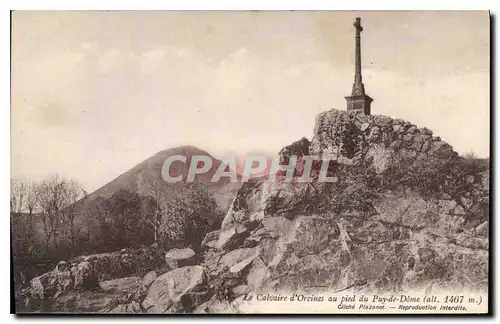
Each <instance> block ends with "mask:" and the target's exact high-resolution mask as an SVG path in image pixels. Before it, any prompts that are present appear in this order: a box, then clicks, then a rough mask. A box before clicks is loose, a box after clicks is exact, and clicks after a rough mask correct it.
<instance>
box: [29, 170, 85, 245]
mask: <svg viewBox="0 0 500 324" xmlns="http://www.w3.org/2000/svg"><path fill="white" fill-rule="evenodd" d="M82 193H83V191H82V189H81V187H80V186H79V185H78V184H77V183H76V182H74V181H72V180H67V179H64V178H61V177H59V176H57V175H56V176H53V177H51V178H50V179H48V180H45V181H43V182H42V183H40V185H39V186H37V198H38V203H39V206H40V209H41V212H42V223H43V230H44V232H45V237H46V245H47V248H49V247H50V245H51V244H52V246H53V247H55V246H56V245H57V239H58V237H59V236H60V234H61V233H63V234H66V235H67V236H69V239H70V243H71V246H72V247H74V240H75V223H74V221H75V208H74V207H75V206H74V204H75V202H76V201H77V200H78V199H79V198H80V197H81V195H82ZM68 232H69V233H68ZM68 234H69V235H68Z"/></svg>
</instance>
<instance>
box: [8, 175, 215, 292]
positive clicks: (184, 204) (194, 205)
mask: <svg viewBox="0 0 500 324" xmlns="http://www.w3.org/2000/svg"><path fill="white" fill-rule="evenodd" d="M151 188H152V191H151V193H150V194H149V195H147V196H141V195H139V194H138V193H136V192H131V191H129V190H125V189H122V190H118V191H117V192H115V193H114V194H113V195H112V196H111V197H109V198H103V197H96V198H92V199H90V198H89V196H88V195H87V194H86V192H85V191H84V190H83V189H82V188H81V187H80V186H79V185H78V184H77V183H76V182H74V181H72V180H68V179H64V178H62V177H59V176H53V177H51V178H49V179H47V180H44V181H41V182H38V183H35V182H32V181H27V180H13V181H12V183H11V199H10V206H11V224H12V252H13V264H14V267H15V268H14V274H15V283H16V285H18V286H24V285H25V284H27V282H28V281H29V280H30V279H31V278H33V277H34V276H36V275H39V274H41V273H43V272H45V271H48V270H51V269H52V268H53V267H54V266H55V264H56V263H57V262H58V261H60V260H68V259H70V258H72V257H74V256H77V255H82V254H92V253H102V252H112V251H117V250H121V249H123V248H130V247H141V246H145V245H151V244H152V243H155V242H157V243H159V248H161V249H167V248H170V247H173V246H182V247H187V246H190V247H191V248H193V249H195V250H197V249H199V246H200V243H201V241H202V240H203V238H204V236H205V234H206V233H207V232H208V231H211V230H214V229H215V228H216V227H217V226H219V225H220V224H219V222H220V216H221V215H220V212H219V211H218V209H217V205H216V202H215V200H214V198H213V197H212V196H211V195H210V194H209V193H208V192H207V191H206V190H205V189H204V188H203V187H201V186H200V185H197V184H183V183H179V184H175V185H167V184H163V183H160V184H156V185H151Z"/></svg>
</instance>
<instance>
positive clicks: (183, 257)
mask: <svg viewBox="0 0 500 324" xmlns="http://www.w3.org/2000/svg"><path fill="white" fill-rule="evenodd" d="M165 262H166V263H167V265H168V266H169V267H170V269H176V268H179V267H184V266H188V265H195V264H196V263H197V258H196V253H195V252H194V251H193V250H192V249H190V248H185V249H171V250H169V251H167V253H165Z"/></svg>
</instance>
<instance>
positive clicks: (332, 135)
mask: <svg viewBox="0 0 500 324" xmlns="http://www.w3.org/2000/svg"><path fill="white" fill-rule="evenodd" d="M310 152H311V154H318V155H328V156H330V157H331V158H332V159H333V160H337V161H339V162H341V163H345V164H353V163H360V162H361V161H363V160H364V159H366V158H367V157H372V158H373V160H374V161H373V163H374V165H375V167H376V169H377V171H379V172H382V171H383V170H384V169H385V167H386V166H387V164H388V162H389V159H390V158H391V157H392V156H393V155H394V153H395V152H398V153H400V154H401V155H403V156H407V157H411V158H415V159H419V158H423V157H425V156H427V155H431V156H435V157H438V158H450V157H455V156H457V153H456V152H454V151H453V148H452V147H451V146H450V145H449V144H448V143H446V142H443V141H442V140H441V138H440V137H436V136H433V133H432V131H431V130H429V129H427V128H425V127H423V128H419V127H417V126H416V125H413V124H412V123H410V122H408V121H405V120H402V119H392V118H391V117H388V116H382V115H364V114H356V113H355V112H349V113H348V112H345V111H340V110H335V109H333V110H329V111H325V112H323V113H321V114H319V115H318V116H317V118H316V126H315V128H314V138H313V140H312V141H311V146H310Z"/></svg>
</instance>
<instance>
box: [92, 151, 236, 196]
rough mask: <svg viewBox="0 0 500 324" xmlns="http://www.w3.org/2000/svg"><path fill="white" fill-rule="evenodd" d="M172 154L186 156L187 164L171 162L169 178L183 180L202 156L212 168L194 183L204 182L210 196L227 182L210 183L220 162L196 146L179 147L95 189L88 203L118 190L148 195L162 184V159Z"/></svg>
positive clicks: (159, 154) (225, 178)
mask: <svg viewBox="0 0 500 324" xmlns="http://www.w3.org/2000/svg"><path fill="white" fill-rule="evenodd" d="M173 155H183V156H186V159H187V160H186V163H182V162H174V163H173V164H172V166H171V171H170V174H171V176H177V175H183V176H184V179H185V178H186V176H187V173H188V168H189V165H190V163H191V158H192V157H193V156H194V155H203V156H208V157H209V158H210V159H212V167H211V169H210V170H209V171H208V172H206V173H204V174H198V175H196V177H195V182H196V183H203V184H204V185H205V186H206V188H207V189H208V190H209V191H210V192H211V193H215V192H217V191H219V190H220V189H222V188H223V187H225V186H226V185H227V184H229V183H230V182H229V178H228V177H222V178H221V179H220V180H219V181H218V182H216V183H212V182H210V180H211V179H212V177H213V175H214V173H215V172H216V171H217V169H218V168H219V166H220V164H221V161H220V160H218V159H216V158H214V157H213V156H211V155H210V154H209V153H208V152H206V151H204V150H201V149H199V148H197V147H194V146H180V147H175V148H171V149H167V150H164V151H160V152H158V153H156V154H155V155H153V156H151V157H149V158H148V159H146V160H144V161H142V162H141V163H139V164H138V165H136V166H135V167H133V168H132V169H130V170H128V171H127V172H125V173H123V174H122V175H120V176H118V177H117V178H115V179H114V180H112V181H110V182H109V183H107V184H105V185H104V186H102V187H101V188H99V189H97V190H96V191H94V192H93V193H91V194H90V195H89V196H88V198H89V199H90V200H93V199H95V198H97V197H103V198H107V197H111V196H112V195H113V193H115V192H117V191H118V190H120V189H127V190H130V191H132V192H137V193H139V194H140V195H145V196H146V195H149V194H150V189H149V188H150V186H151V184H152V183H154V182H158V181H163V182H165V181H164V180H163V179H162V176H161V169H162V166H163V163H164V161H165V159H166V158H168V157H169V156H173Z"/></svg>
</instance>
